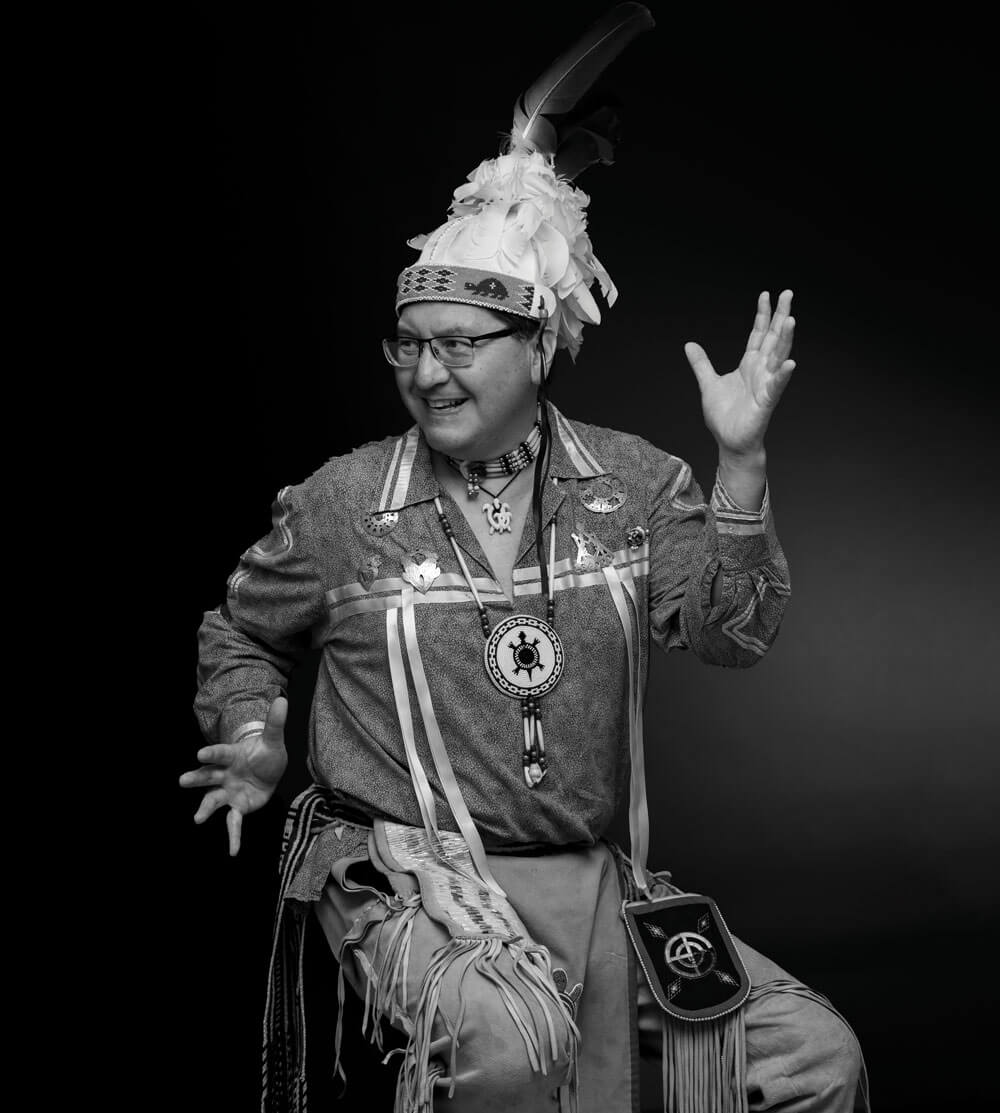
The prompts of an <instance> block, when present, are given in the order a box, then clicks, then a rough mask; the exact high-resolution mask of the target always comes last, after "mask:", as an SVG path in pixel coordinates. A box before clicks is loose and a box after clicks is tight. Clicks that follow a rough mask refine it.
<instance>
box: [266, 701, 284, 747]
mask: <svg viewBox="0 0 1000 1113" xmlns="http://www.w3.org/2000/svg"><path fill="white" fill-rule="evenodd" d="M287 718H288V700H287V699H285V697H284V696H278V697H277V698H276V699H275V701H274V702H273V703H272V704H271V706H270V707H269V708H268V709H267V722H266V723H265V724H264V733H263V734H262V736H261V738H262V740H263V741H264V742H265V743H266V744H267V745H268V746H281V747H284V745H285V720H286V719H287Z"/></svg>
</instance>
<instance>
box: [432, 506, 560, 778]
mask: <svg viewBox="0 0 1000 1113" xmlns="http://www.w3.org/2000/svg"><path fill="white" fill-rule="evenodd" d="M434 505H435V507H436V508H437V514H438V520H439V521H440V523H441V528H442V529H443V530H444V533H445V537H447V538H448V540H449V542H450V543H451V547H452V549H453V550H454V552H455V557H456V558H457V560H458V565H459V567H460V568H461V569H462V575H463V576H464V577H465V582H466V584H467V585H468V587H469V591H470V592H471V593H472V598H473V599H474V600H475V602H476V610H478V611H479V624H480V626H482V628H483V635H484V637H485V638H486V648H485V650H484V653H483V660H484V663H485V665H486V673H487V675H488V676H489V678H490V680H491V681H492V682H493V685H494V687H495V688H496V689H497V690H498V691H500V692H502V693H503V694H504V695H505V696H509V697H510V698H511V699H517V700H520V701H521V721H522V726H523V731H524V749H523V752H522V754H521V764H522V766H523V769H524V783H525V784H526V785H527V786H528V788H534V787H535V786H536V785H537V784H538V783H539V782H540V781H541V780H542V778H543V777H544V776H545V774H546V773H547V772H548V760H547V759H546V756H545V736H544V735H543V734H542V710H541V706H540V700H541V697H542V696H543V695H545V693H546V692H551V691H552V689H553V688H554V687H555V686H556V684H557V683H558V681H559V678H560V677H561V676H562V673H563V666H564V664H565V660H566V659H565V656H564V654H563V647H562V642H561V641H560V640H559V636H558V634H556V632H555V629H554V628H553V625H552V624H553V622H554V621H555V613H556V608H555V600H554V599H553V592H554V591H555V564H556V523H555V521H553V522H552V525H551V526H550V528H549V569H548V572H549V577H548V580H549V582H548V598H547V602H546V609H545V616H546V618H547V619H548V621H547V622H543V621H542V620H541V619H540V618H535V617H534V615H530V614H516V615H513V616H512V617H510V618H505V619H503V620H502V621H501V622H499V623H498V624H497V625H496V626H494V627H493V629H492V630H490V620H489V618H488V617H487V615H486V608H485V607H484V606H483V601H482V600H481V599H480V598H479V592H478V591H476V585H475V582H474V581H473V579H472V576H471V575H470V573H469V567H468V565H467V564H466V563H465V557H463V556H462V550H461V549H460V548H459V547H458V542H457V541H456V540H455V535H454V533H453V532H452V529H451V522H449V521H448V516H447V515H446V514H445V512H444V507H443V506H442V505H441V499H440V498H435V499H434ZM509 528H510V527H509V526H508V529H509ZM539 573H541V570H539Z"/></svg>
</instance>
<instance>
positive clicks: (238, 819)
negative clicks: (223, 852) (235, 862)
mask: <svg viewBox="0 0 1000 1113" xmlns="http://www.w3.org/2000/svg"><path fill="white" fill-rule="evenodd" d="M226 827H227V828H228V829H229V856H230V858H235V857H236V855H237V854H239V852H240V833H241V831H242V830H243V813H242V812H241V811H239V810H238V809H237V808H230V809H229V815H227V816H226Z"/></svg>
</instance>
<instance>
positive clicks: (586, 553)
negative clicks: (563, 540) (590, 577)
mask: <svg viewBox="0 0 1000 1113" xmlns="http://www.w3.org/2000/svg"><path fill="white" fill-rule="evenodd" d="M576 528H577V532H576V533H574V534H572V535H571V536H572V538H573V540H574V541H575V542H576V560H575V561H574V567H575V568H576V570H577V572H597V571H599V570H600V569H601V568H607V566H608V565H609V564H613V563H614V560H615V557H614V553H612V552H610V551H609V550H608V549H606V548H605V547H604V546H603V545H602V544H601V542H600V540H599V539H598V538H597V537H596V536H595V535H594V534H593V533H588V532H587V531H586V530H585V529H583V528H582V527H581V526H580V523H579V522H577V523H576Z"/></svg>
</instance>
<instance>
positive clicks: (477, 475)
mask: <svg viewBox="0 0 1000 1113" xmlns="http://www.w3.org/2000/svg"><path fill="white" fill-rule="evenodd" d="M541 439H542V426H541V423H540V422H538V421H536V422H535V424H534V426H533V427H532V429H531V432H530V433H529V434H528V436H527V438H526V439H525V440H523V441H521V443H520V444H519V445H518V446H517V448H515V449H514V451H513V452H505V453H504V454H503V455H502V456H498V457H497V458H496V459H495V460H469V461H468V462H466V461H465V460H457V459H455V457H454V456H446V457H445V459H446V460H447V461H448V463H449V464H450V465H451V466H452V467H453V468H454V469H455V470H456V471H457V472H459V473H461V475H462V477H463V478H464V479H465V481H466V483H467V484H468V495H469V498H470V499H472V498H475V497H476V495H478V494H479V481H480V480H481V479H496V478H498V477H499V476H501V475H517V473H518V472H519V471H523V469H524V468H526V467H527V466H528V465H529V464H530V463H531V461H532V460H534V458H535V456H536V455H537V454H538V445H539V443H540V442H541ZM488 493H489V492H487V494H488Z"/></svg>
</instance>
